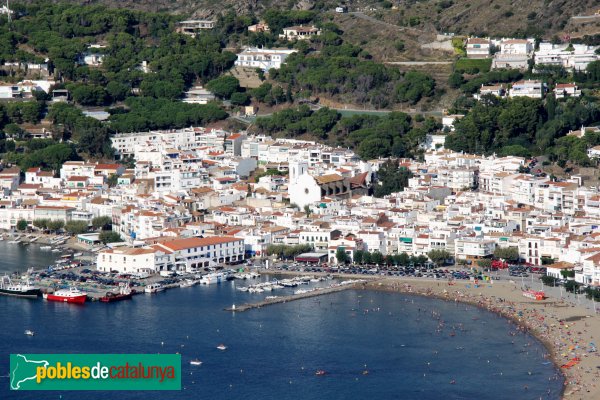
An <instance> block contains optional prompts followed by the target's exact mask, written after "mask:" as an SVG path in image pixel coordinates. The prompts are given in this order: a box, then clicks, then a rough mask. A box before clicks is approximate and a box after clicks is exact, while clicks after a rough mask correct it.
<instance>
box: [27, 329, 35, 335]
mask: <svg viewBox="0 0 600 400" xmlns="http://www.w3.org/2000/svg"><path fill="white" fill-rule="evenodd" d="M25 335H27V336H33V335H35V332H34V331H32V330H29V329H26V330H25Z"/></svg>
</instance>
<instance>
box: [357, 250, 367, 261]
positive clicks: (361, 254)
mask: <svg viewBox="0 0 600 400" xmlns="http://www.w3.org/2000/svg"><path fill="white" fill-rule="evenodd" d="M364 254H365V252H364V251H363V250H356V251H355V252H354V263H355V264H362V262H363V255H364Z"/></svg>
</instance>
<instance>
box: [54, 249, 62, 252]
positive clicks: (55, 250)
mask: <svg viewBox="0 0 600 400" xmlns="http://www.w3.org/2000/svg"><path fill="white" fill-rule="evenodd" d="M61 251H62V250H61V249H52V252H53V253H60V252H61Z"/></svg>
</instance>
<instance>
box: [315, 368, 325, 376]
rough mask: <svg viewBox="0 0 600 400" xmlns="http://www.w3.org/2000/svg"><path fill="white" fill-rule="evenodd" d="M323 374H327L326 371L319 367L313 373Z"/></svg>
mask: <svg viewBox="0 0 600 400" xmlns="http://www.w3.org/2000/svg"><path fill="white" fill-rule="evenodd" d="M325 374H327V372H326V371H324V370H322V369H319V370H317V372H315V375H317V376H323V375H325Z"/></svg>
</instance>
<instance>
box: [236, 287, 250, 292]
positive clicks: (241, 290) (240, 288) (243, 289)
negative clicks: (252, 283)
mask: <svg viewBox="0 0 600 400" xmlns="http://www.w3.org/2000/svg"><path fill="white" fill-rule="evenodd" d="M237 290H239V291H240V292H247V291H248V287H247V286H241V287H239V288H237Z"/></svg>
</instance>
